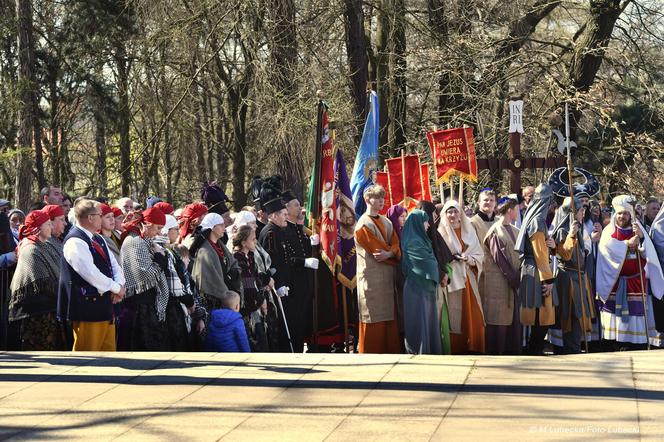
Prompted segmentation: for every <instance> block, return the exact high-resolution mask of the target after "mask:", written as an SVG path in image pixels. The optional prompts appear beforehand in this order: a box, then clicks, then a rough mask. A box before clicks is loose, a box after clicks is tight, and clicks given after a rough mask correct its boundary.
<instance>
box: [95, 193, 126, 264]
mask: <svg viewBox="0 0 664 442" xmlns="http://www.w3.org/2000/svg"><path fill="white" fill-rule="evenodd" d="M99 210H101V230H100V231H99V234H100V235H101V236H102V237H103V238H104V240H105V241H106V245H107V246H108V250H110V251H111V253H112V254H113V256H115V260H116V261H117V262H121V260H120V239H119V237H117V236H116V235H114V234H113V233H114V230H115V214H114V213H113V209H111V208H110V206H109V205H108V204H103V203H102V204H100V205H99Z"/></svg>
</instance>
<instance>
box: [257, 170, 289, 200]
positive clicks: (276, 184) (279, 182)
mask: <svg viewBox="0 0 664 442" xmlns="http://www.w3.org/2000/svg"><path fill="white" fill-rule="evenodd" d="M283 191H284V187H283V179H282V178H281V176H279V175H272V176H271V177H267V178H265V179H264V180H263V183H262V186H261V190H260V195H259V199H260V204H261V205H262V206H265V204H266V203H267V202H268V201H271V200H273V199H275V198H281V193H282V192H283Z"/></svg>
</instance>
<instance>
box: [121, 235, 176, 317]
mask: <svg viewBox="0 0 664 442" xmlns="http://www.w3.org/2000/svg"><path fill="white" fill-rule="evenodd" d="M153 250H154V242H153V241H152V240H151V239H145V238H142V237H140V236H133V237H132V236H129V237H127V238H126V239H125V241H124V242H123V243H122V250H121V251H120V254H121V259H122V270H123V271H124V275H125V279H126V280H127V284H126V286H125V287H126V289H127V295H126V296H127V298H129V297H131V296H133V295H135V294H138V293H143V292H147V291H148V290H151V289H156V290H157V296H156V300H155V306H156V309H157V317H158V318H159V320H160V321H164V320H165V319H166V306H167V305H168V294H169V285H168V281H167V278H166V274H165V273H164V271H163V270H162V269H161V267H159V264H157V263H156V262H155V261H154V259H153V257H154V254H155V252H154V251H153Z"/></svg>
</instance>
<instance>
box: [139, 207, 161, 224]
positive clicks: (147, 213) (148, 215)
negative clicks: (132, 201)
mask: <svg viewBox="0 0 664 442" xmlns="http://www.w3.org/2000/svg"><path fill="white" fill-rule="evenodd" d="M143 221H145V222H148V223H150V224H156V225H158V226H163V225H166V215H164V212H162V211H161V210H159V209H157V208H156V207H150V208H149V209H146V210H144V211H143Z"/></svg>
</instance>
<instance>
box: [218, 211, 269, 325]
mask: <svg viewBox="0 0 664 442" xmlns="http://www.w3.org/2000/svg"><path fill="white" fill-rule="evenodd" d="M245 225H246V226H249V227H251V228H252V229H253V231H254V232H255V234H256V238H258V233H259V232H258V222H257V219H256V215H254V213H253V212H251V211H249V210H242V211H240V212H239V213H238V214H237V215H236V216H235V220H234V222H233V226H232V227H231V229H232V234H231V235H229V236H230V238H231V239H230V240H229V242H228V244H227V246H226V247H227V248H228V249H229V250H233V251H234V253H235V249H234V245H233V235H235V234H236V233H237V232H238V231H239V229H241V228H242V226H245ZM236 258H237V257H236ZM253 260H254V264H255V266H256V271H257V272H258V273H259V274H266V275H267V274H269V275H270V277H272V275H274V273H276V270H275V269H273V268H272V258H271V257H270V254H269V253H267V250H265V249H264V248H263V246H262V245H261V244H260V243H259V242H258V241H257V242H256V247H255V249H254V250H253ZM239 261H240V260H239V259H238V262H239ZM240 267H242V263H241V262H240ZM243 273H244V269H243ZM265 297H266V299H267V315H266V316H265V318H264V319H265V321H266V324H267V327H268V328H269V329H270V330H278V329H279V313H278V309H277V304H276V302H277V300H276V299H275V298H274V294H273V291H272V290H267V291H265Z"/></svg>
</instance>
